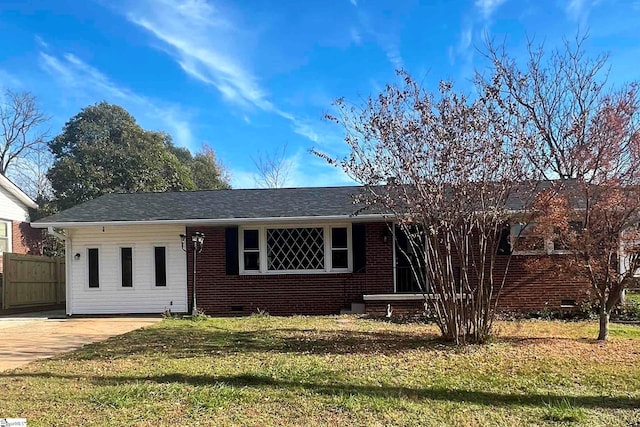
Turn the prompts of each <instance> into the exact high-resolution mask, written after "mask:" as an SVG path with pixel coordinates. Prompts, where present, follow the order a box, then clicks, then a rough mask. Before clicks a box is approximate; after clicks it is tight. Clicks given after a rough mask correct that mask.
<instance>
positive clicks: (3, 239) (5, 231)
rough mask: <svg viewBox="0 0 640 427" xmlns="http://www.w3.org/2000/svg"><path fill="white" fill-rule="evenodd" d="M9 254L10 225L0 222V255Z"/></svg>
mask: <svg viewBox="0 0 640 427" xmlns="http://www.w3.org/2000/svg"><path fill="white" fill-rule="evenodd" d="M3 252H9V223H7V222H2V221H0V254H2V253H3Z"/></svg>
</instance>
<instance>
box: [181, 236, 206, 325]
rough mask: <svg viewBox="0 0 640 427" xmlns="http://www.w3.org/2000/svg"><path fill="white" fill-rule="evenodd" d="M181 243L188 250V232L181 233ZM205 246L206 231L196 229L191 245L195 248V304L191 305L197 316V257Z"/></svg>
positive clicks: (193, 312)
mask: <svg viewBox="0 0 640 427" xmlns="http://www.w3.org/2000/svg"><path fill="white" fill-rule="evenodd" d="M180 244H181V246H182V250H183V251H185V252H187V250H188V240H187V235H186V234H181V235H180ZM203 246H204V233H200V232H199V231H196V232H195V233H193V235H192V236H191V247H192V250H193V304H192V307H191V315H192V316H195V315H197V314H198V306H197V304H196V259H197V257H198V254H199V253H201V252H202V248H203Z"/></svg>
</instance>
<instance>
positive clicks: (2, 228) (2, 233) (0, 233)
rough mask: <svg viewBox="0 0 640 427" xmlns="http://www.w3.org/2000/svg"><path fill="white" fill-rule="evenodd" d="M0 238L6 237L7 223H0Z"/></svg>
mask: <svg viewBox="0 0 640 427" xmlns="http://www.w3.org/2000/svg"><path fill="white" fill-rule="evenodd" d="M0 237H7V223H6V222H0Z"/></svg>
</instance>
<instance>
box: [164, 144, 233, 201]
mask: <svg viewBox="0 0 640 427" xmlns="http://www.w3.org/2000/svg"><path fill="white" fill-rule="evenodd" d="M167 148H168V149H169V151H170V152H171V153H173V154H174V155H175V156H176V157H177V158H178V160H180V162H181V163H182V164H184V165H186V166H188V167H189V170H190V171H191V179H192V180H193V183H194V184H195V187H196V189H198V190H216V189H225V188H231V185H230V184H229V176H228V173H227V170H226V169H225V167H224V166H223V165H222V164H221V163H220V161H219V160H218V158H217V156H216V152H215V151H214V150H213V148H211V147H209V146H208V145H206V144H204V145H203V146H202V148H201V149H200V151H199V152H198V153H196V155H195V156H192V155H191V152H190V151H189V150H188V149H187V148H182V147H176V146H175V145H173V143H171V142H168V144H167Z"/></svg>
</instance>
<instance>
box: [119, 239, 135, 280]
mask: <svg viewBox="0 0 640 427" xmlns="http://www.w3.org/2000/svg"><path fill="white" fill-rule="evenodd" d="M120 263H121V265H122V286H123V287H126V288H130V287H132V286H133V250H132V249H131V248H120Z"/></svg>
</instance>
